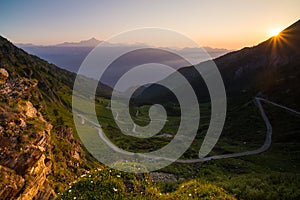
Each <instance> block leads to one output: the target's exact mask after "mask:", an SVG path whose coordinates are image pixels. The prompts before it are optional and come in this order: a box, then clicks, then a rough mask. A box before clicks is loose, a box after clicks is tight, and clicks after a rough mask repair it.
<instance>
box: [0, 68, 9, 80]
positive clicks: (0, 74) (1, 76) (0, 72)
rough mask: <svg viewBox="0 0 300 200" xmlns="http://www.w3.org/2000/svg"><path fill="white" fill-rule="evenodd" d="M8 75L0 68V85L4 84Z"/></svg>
mask: <svg viewBox="0 0 300 200" xmlns="http://www.w3.org/2000/svg"><path fill="white" fill-rule="evenodd" d="M8 77H9V74H8V72H7V71H6V69H4V68H0V84H4V83H6V80H7V79H8Z"/></svg>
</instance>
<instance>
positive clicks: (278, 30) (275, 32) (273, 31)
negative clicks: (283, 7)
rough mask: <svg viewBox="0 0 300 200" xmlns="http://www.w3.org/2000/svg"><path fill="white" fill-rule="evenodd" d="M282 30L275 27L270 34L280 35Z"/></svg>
mask: <svg viewBox="0 0 300 200" xmlns="http://www.w3.org/2000/svg"><path fill="white" fill-rule="evenodd" d="M280 32H281V30H280V29H279V28H273V29H271V31H270V36H271V37H273V36H278V35H279V33H280Z"/></svg>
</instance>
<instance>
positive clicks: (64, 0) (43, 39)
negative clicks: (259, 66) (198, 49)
mask: <svg viewBox="0 0 300 200" xmlns="http://www.w3.org/2000/svg"><path fill="white" fill-rule="evenodd" d="M299 11H300V1H299V0H285V1H282V0H272V1H271V0H263V1H261V0H251V1H250V0H249V1H246V0H245V1H240V0H226V1H225V0H224V1H222V0H209V1H208V0H207V1H202V0H188V1H184V0H111V1H109V0H107V1H104V0H103V1H102V0H89V1H86V0H51V1H41V0H27V1H18V0H0V35H2V36H4V37H6V38H8V39H9V40H10V41H12V42H14V43H33V44H41V45H49V44H57V43H62V42H66V41H68V42H75V41H80V40H86V39H89V38H92V37H95V38H97V39H99V40H106V39H107V38H110V37H112V36H113V35H116V34H118V33H120V32H124V31H128V30H132V29H136V28H142V27H160V28H166V29H170V30H174V31H177V32H180V33H182V34H184V35H187V36H188V37H190V38H191V39H193V40H194V41H196V42H197V43H198V44H199V45H201V46H210V47H215V48H227V49H240V48H242V47H245V46H253V45H256V44H258V43H260V42H262V41H264V40H266V39H267V38H269V37H270V32H271V31H272V29H274V28H279V29H284V28H285V27H287V26H289V25H291V24H292V23H294V22H296V21H297V20H299V19H300V12H299Z"/></svg>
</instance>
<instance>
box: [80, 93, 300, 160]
mask: <svg viewBox="0 0 300 200" xmlns="http://www.w3.org/2000/svg"><path fill="white" fill-rule="evenodd" d="M253 101H254V103H255V105H256V106H257V107H258V109H259V112H260V114H261V116H262V118H263V120H264V122H265V124H266V128H267V133H266V138H265V142H264V144H263V145H262V146H261V147H260V148H258V149H255V150H250V151H245V152H240V153H230V154H223V155H216V156H208V157H204V158H196V159H186V160H182V159H178V160H176V162H179V163H197V162H206V161H209V160H217V159H223V158H234V157H240V156H247V155H253V154H259V153H262V152H264V151H266V150H267V149H268V148H269V147H270V145H271V142H272V125H271V124H270V121H269V119H268V117H267V115H266V113H265V111H264V108H263V106H262V104H261V101H264V102H266V103H270V104H272V105H274V106H277V107H280V108H282V109H285V110H287V111H289V112H292V113H294V114H297V115H299V116H300V112H298V111H295V110H293V109H291V108H288V107H286V106H283V105H280V104H277V103H274V102H272V101H270V100H267V99H264V98H261V97H255V98H254V100H253ZM77 116H78V117H80V118H81V122H82V124H84V123H85V121H87V122H89V123H90V124H92V125H94V126H95V128H96V129H97V130H98V134H99V136H100V138H101V139H102V140H103V141H104V142H105V143H106V144H107V145H108V146H109V147H110V148H112V149H113V150H114V151H116V152H119V153H122V154H126V155H138V154H136V153H133V152H127V151H124V150H122V149H120V148H118V147H117V146H115V145H114V144H113V143H111V142H110V140H109V139H108V138H107V137H106V136H105V134H104V133H103V131H102V128H101V126H100V125H99V124H98V123H95V122H92V121H90V120H88V119H86V118H85V117H84V116H83V115H80V114H77ZM115 120H118V113H117V116H116V118H115ZM133 131H135V126H134V127H133ZM141 156H142V157H146V156H143V155H141ZM149 159H153V160H171V159H169V158H164V157H159V156H151V157H149Z"/></svg>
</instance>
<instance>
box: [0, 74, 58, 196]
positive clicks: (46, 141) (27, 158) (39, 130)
mask: <svg viewBox="0 0 300 200" xmlns="http://www.w3.org/2000/svg"><path fill="white" fill-rule="evenodd" d="M5 71H6V70H3V69H0V72H1V73H2V75H1V77H0V78H2V79H1V80H2V81H4V79H5V78H3V77H8V74H7V76H6V75H3V74H5ZM35 86H36V83H34V82H32V81H29V80H28V79H16V80H6V79H5V82H4V84H2V85H0V99H1V101H0V198H1V199H17V200H28V199H43V200H44V199H46V200H47V199H54V198H55V197H56V194H55V192H54V190H53V189H52V188H51V186H50V184H49V182H48V179H47V176H48V175H49V173H50V172H51V167H52V162H51V159H50V158H49V157H47V156H46V155H49V149H51V138H50V131H51V128H52V126H51V124H49V123H48V122H47V121H46V120H45V119H44V118H43V116H42V114H41V113H39V112H38V111H37V110H36V108H35V107H34V106H33V105H32V103H31V102H30V101H29V100H28V98H27V99H25V98H23V97H24V95H25V96H27V95H28V91H30V89H33V88H34V87H35Z"/></svg>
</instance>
